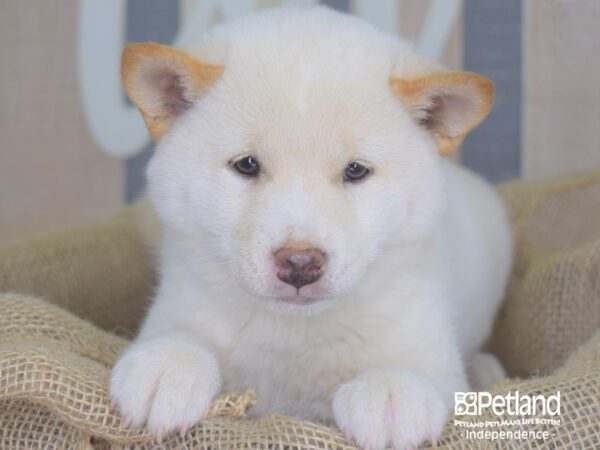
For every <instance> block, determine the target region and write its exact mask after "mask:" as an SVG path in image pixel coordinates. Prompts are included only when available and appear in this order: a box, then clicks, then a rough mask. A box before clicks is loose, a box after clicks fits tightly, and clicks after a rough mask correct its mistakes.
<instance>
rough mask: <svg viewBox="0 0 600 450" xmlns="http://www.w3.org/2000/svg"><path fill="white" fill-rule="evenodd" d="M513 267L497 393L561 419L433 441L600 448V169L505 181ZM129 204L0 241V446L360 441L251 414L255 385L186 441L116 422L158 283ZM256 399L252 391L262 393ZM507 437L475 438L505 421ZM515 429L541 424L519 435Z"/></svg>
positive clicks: (295, 445)
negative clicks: (116, 383)
mask: <svg viewBox="0 0 600 450" xmlns="http://www.w3.org/2000/svg"><path fill="white" fill-rule="evenodd" d="M500 192H501V193H502V195H503V196H504V198H505V199H506V201H507V204H508V205H509V208H510V211H511V215H512V218H513V223H514V230H515V237H516V243H517V248H516V255H517V256H516V263H515V270H514V273H513V276H512V279H511V282H510V286H509V289H508V293H507V299H506V301H505V303H504V305H503V308H502V310H501V312H500V314H499V317H498V320H497V323H496V327H495V330H494V332H493V335H492V338H491V339H490V342H489V348H490V350H491V351H493V352H494V353H496V354H497V355H498V356H499V357H500V358H501V359H502V362H503V363H504V365H505V366H506V367H507V368H508V370H509V372H510V374H511V375H512V376H513V377H516V376H519V377H521V379H518V378H512V379H510V380H508V381H505V382H503V383H500V384H497V385H495V386H493V387H491V389H490V392H492V393H493V394H499V395H506V394H509V393H514V392H515V391H519V393H520V394H521V395H545V396H550V395H554V394H556V393H557V392H558V391H560V393H561V414H560V415H559V416H558V417H557V419H558V420H559V423H558V424H557V423H549V422H547V421H538V422H539V423H536V421H535V419H543V418H545V416H541V415H537V416H532V417H530V419H531V421H530V422H528V423H526V424H524V423H520V424H518V423H514V421H512V420H513V419H514V417H513V416H502V415H501V416H497V415H493V414H492V412H491V411H486V412H485V413H484V414H482V415H471V416H465V415H461V416H456V417H454V416H452V417H450V418H449V421H448V423H447V425H446V427H445V429H444V432H443V435H442V437H441V439H440V440H439V447H440V448H448V449H471V448H482V449H485V448H490V449H491V448H547V449H563V448H565V449H571V448H572V449H584V448H585V449H587V448H589V449H597V448H600V334H599V333H598V331H597V330H598V329H599V327H600V275H599V274H600V173H588V174H581V175H577V176H572V177H565V178H557V179H552V180H544V181H536V182H517V183H511V184H507V185H505V186H502V187H501V188H500ZM135 218H136V211H135V209H133V210H129V211H126V212H125V213H123V214H121V215H119V216H118V217H116V218H114V219H112V220H110V221H109V222H107V223H105V224H102V225H98V226H96V227H91V228H87V229H81V230H74V231H68V232H64V233H58V234H54V235H51V236H48V237H43V238H39V239H35V240H33V241H27V242H22V243H16V244H13V245H10V246H5V247H4V248H1V249H0V291H4V292H6V293H4V294H0V448H2V449H5V448H6V449H12V448H23V449H34V448H43V449H69V448H77V449H92V448H96V449H108V448H111V449H117V448H135V449H150V448H165V449H167V448H168V449H170V448H206V449H208V448H210V449H231V448H239V449H250V448H252V449H256V448H265V449H266V448H281V449H351V448H352V449H354V448H355V447H354V446H353V444H352V443H351V442H349V441H348V440H346V438H345V437H344V436H343V435H342V434H340V433H339V431H338V430H336V429H335V428H332V427H328V426H325V425H322V424H314V423H309V422H304V421H300V420H298V419H295V418H291V417H283V416H277V415H272V416H267V417H264V418H261V419H258V420H250V419H247V418H245V414H246V411H247V410H248V408H250V407H252V405H253V404H254V402H255V400H256V399H255V396H254V394H253V393H251V392H243V393H225V394H224V395H223V396H221V397H219V398H218V399H216V400H215V401H214V402H213V404H212V406H211V408H210V410H209V411H208V412H207V414H206V416H205V417H204V418H203V420H202V421H201V422H200V423H199V424H197V425H196V426H195V427H193V428H192V429H190V431H189V433H188V434H187V435H186V437H185V438H182V437H180V436H179V435H178V434H177V433H173V434H169V435H167V436H165V438H164V439H163V441H162V442H161V443H158V442H156V441H153V440H152V437H151V436H149V435H148V434H147V433H146V432H145V431H144V430H143V429H139V430H138V429H127V428H125V427H123V424H122V421H121V418H120V417H119V415H118V414H117V411H116V410H115V409H114V407H113V406H111V404H110V401H109V398H108V393H107V388H108V380H109V375H110V368H111V366H112V364H113V363H114V362H115V359H116V357H117V355H118V353H119V352H120V351H121V350H122V349H123V347H124V346H125V345H127V338H128V337H130V336H132V335H133V333H135V329H136V326H137V324H139V321H140V318H141V317H142V316H143V311H144V308H145V307H146V305H147V301H148V299H149V298H150V296H151V292H152V289H153V287H154V283H155V281H154V280H155V278H154V271H153V269H152V267H153V263H152V261H153V258H152V255H151V254H149V253H148V251H147V247H146V246H145V245H144V242H143V237H142V233H140V231H139V230H138V228H137V226H136V220H135ZM258 401H260V399H258ZM502 420H505V422H500V424H499V425H498V426H495V427H494V428H493V429H494V430H495V431H497V432H498V433H500V432H510V433H512V434H507V435H505V436H509V437H508V438H506V437H505V438H504V439H501V440H490V439H481V438H474V437H472V436H470V435H469V433H468V432H467V430H474V429H475V428H474V427H469V426H468V425H469V423H471V424H473V425H475V424H476V423H480V422H485V421H490V422H491V421H502ZM518 431H526V432H528V433H531V432H533V431H547V432H548V436H547V437H545V438H543V439H542V438H534V439H526V440H523V439H519V438H518V437H514V436H516V435H517V434H518V433H517V432H518Z"/></svg>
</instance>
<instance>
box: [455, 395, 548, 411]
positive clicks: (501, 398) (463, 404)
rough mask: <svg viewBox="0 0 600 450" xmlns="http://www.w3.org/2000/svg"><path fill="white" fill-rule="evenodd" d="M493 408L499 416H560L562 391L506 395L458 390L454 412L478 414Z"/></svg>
mask: <svg viewBox="0 0 600 450" xmlns="http://www.w3.org/2000/svg"><path fill="white" fill-rule="evenodd" d="M488 409H491V410H492V412H493V413H494V414H495V415H497V416H503V415H508V416H521V417H523V416H535V415H543V416H558V415H560V391H557V392H556V394H554V395H549V396H547V397H546V396H544V395H527V394H524V395H521V394H519V391H514V392H509V393H508V394H506V395H499V394H496V395H492V394H491V393H489V392H456V393H455V394H454V414H455V415H456V416H478V415H481V414H482V413H483V412H485V411H487V410H488Z"/></svg>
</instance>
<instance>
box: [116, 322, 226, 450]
mask: <svg viewBox="0 0 600 450" xmlns="http://www.w3.org/2000/svg"><path fill="white" fill-rule="evenodd" d="M220 386H221V376H220V373H219V367H218V363H217V360H216V358H215V357H214V356H213V355H212V354H211V353H209V352H208V351H207V350H205V349H204V348H202V347H201V346H200V345H198V344H197V343H196V342H195V341H194V340H192V339H190V337H187V336H184V335H177V334H175V335H163V336H160V337H153V338H150V339H143V340H139V341H137V342H134V343H133V344H132V345H131V346H130V347H129V348H127V349H126V350H125V352H124V353H123V354H122V355H121V357H120V358H119V360H118V362H117V364H116V365H115V367H114V368H113V371H112V379H111V383H110V394H111V398H112V400H113V401H114V402H115V403H116V405H117V407H118V408H119V410H120V411H121V414H122V415H123V417H125V421H127V422H129V423H131V424H132V425H133V426H141V425H143V424H144V423H147V426H148V429H149V430H150V432H151V433H152V434H154V435H155V436H156V437H157V438H158V439H159V440H160V439H161V438H162V436H163V435H164V434H165V433H167V432H169V431H171V430H173V429H176V428H177V429H179V430H181V432H182V433H185V431H186V430H187V428H188V427H190V426H191V425H193V424H195V423H196V422H197V421H198V420H199V419H200V417H201V416H202V414H204V412H205V411H206V409H207V408H208V406H209V404H210V402H211V400H212V399H213V397H214V396H215V395H216V394H217V393H218V391H219V389H220Z"/></svg>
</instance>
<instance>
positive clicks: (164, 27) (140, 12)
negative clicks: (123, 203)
mask: <svg viewBox="0 0 600 450" xmlns="http://www.w3.org/2000/svg"><path fill="white" fill-rule="evenodd" d="M126 23H127V27H126V34H125V36H126V41H127V42H145V41H154V42H159V43H162V44H170V43H172V42H173V39H174V38H175V34H176V33H177V30H178V28H179V2H178V1H168V2H167V1H164V0H128V1H127V20H126ZM153 147H154V145H153V144H152V143H150V144H148V146H147V147H146V148H145V149H144V150H143V151H142V152H141V153H139V154H137V155H136V156H133V157H131V158H128V159H127V160H126V161H125V177H126V180H125V198H126V200H127V202H131V201H133V200H135V199H136V198H138V197H139V196H140V194H142V193H143V192H144V187H145V184H146V173H145V172H146V165H147V164H148V160H149V159H150V156H151V155H152V149H153Z"/></svg>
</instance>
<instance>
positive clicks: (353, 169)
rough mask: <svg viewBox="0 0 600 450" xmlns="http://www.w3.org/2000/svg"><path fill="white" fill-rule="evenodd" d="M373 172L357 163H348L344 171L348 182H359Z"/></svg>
mask: <svg viewBox="0 0 600 450" xmlns="http://www.w3.org/2000/svg"><path fill="white" fill-rule="evenodd" d="M370 172H371V171H370V170H369V169H368V168H367V167H365V166H363V165H362V164H360V163H357V162H356V161H352V162H351V163H348V165H347V166H346V168H345V169H344V180H346V181H358V180H362V179H363V178H364V177H366V176H367V175H368V174H369V173H370Z"/></svg>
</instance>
